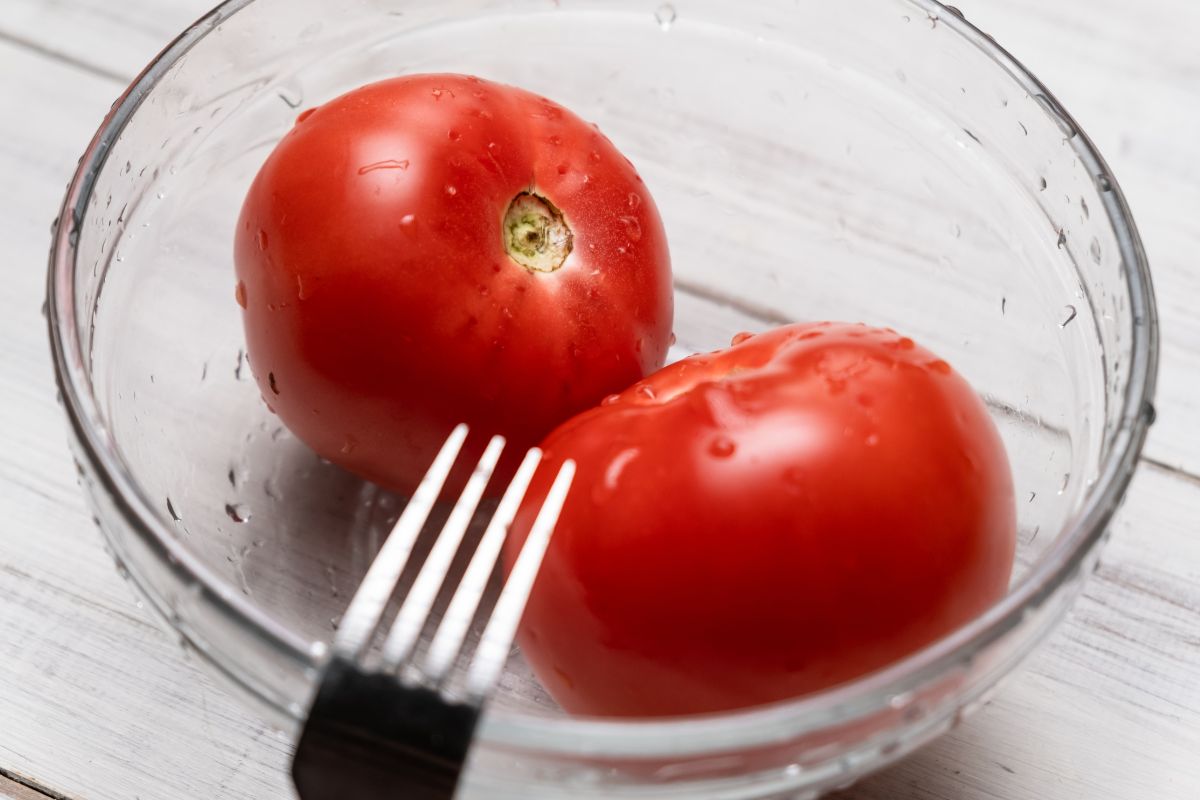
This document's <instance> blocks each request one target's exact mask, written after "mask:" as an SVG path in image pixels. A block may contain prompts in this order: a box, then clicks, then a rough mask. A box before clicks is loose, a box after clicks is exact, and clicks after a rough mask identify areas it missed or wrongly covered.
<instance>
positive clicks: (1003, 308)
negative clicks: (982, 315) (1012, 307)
mask: <svg viewBox="0 0 1200 800" xmlns="http://www.w3.org/2000/svg"><path fill="white" fill-rule="evenodd" d="M1007 309H1008V298H1007V297H1001V298H1000V316H1002V317H1003V316H1004V312H1005V311H1006V310H1007Z"/></svg>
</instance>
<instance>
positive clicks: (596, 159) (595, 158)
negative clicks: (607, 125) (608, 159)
mask: <svg viewBox="0 0 1200 800" xmlns="http://www.w3.org/2000/svg"><path fill="white" fill-rule="evenodd" d="M588 159H589V160H590V161H591V162H592V163H593V164H599V163H600V153H598V152H597V151H595V150H593V151H592V152H590V153H588Z"/></svg>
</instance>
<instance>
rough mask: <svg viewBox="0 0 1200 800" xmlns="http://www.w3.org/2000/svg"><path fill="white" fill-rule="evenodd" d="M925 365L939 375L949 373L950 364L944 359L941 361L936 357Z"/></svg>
mask: <svg viewBox="0 0 1200 800" xmlns="http://www.w3.org/2000/svg"><path fill="white" fill-rule="evenodd" d="M926 366H928V367H929V369H931V370H932V371H934V372H936V373H938V374H939V375H949V374H950V365H949V364H947V363H946V362H945V361H943V360H942V359H940V358H939V359H936V360H934V361H930V362H929V363H928V364H927V365H926Z"/></svg>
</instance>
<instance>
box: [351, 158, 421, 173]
mask: <svg viewBox="0 0 1200 800" xmlns="http://www.w3.org/2000/svg"><path fill="white" fill-rule="evenodd" d="M408 165H409V161H408V159H407V158H399V159H397V158H387V159H384V160H383V161H376V162H375V163H373V164H367V165H366V166H363V167H359V168H358V174H359V175H367V174H369V173H372V172H375V171H376V170H381V169H398V170H401V171H403V170H406V169H408Z"/></svg>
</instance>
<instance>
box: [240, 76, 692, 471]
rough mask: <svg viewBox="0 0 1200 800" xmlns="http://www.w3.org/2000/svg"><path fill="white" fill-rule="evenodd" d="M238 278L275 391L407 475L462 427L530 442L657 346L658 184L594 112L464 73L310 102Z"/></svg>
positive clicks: (662, 299) (258, 355)
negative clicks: (648, 183) (649, 182)
mask: <svg viewBox="0 0 1200 800" xmlns="http://www.w3.org/2000/svg"><path fill="white" fill-rule="evenodd" d="M235 257H236V263H237V274H238V278H239V282H238V286H237V299H238V301H239V302H240V303H241V304H242V306H243V307H244V309H245V314H244V316H245V325H246V338H247V345H248V351H249V354H250V359H251V365H252V366H253V368H254V372H255V375H256V377H257V380H258V383H259V386H260V388H261V391H262V392H263V396H264V397H265V398H266V400H267V402H268V403H269V404H270V406H271V407H272V408H273V409H274V410H275V411H276V412H277V413H278V414H279V416H280V417H281V418H282V419H283V421H284V422H285V423H286V424H287V426H288V427H289V428H290V429H291V430H292V432H293V433H295V434H296V435H297V436H299V437H300V438H301V439H303V440H304V441H305V442H307V443H308V444H309V445H310V446H311V447H312V448H313V449H314V450H316V451H317V452H318V453H320V454H321V455H323V456H325V457H326V458H328V459H330V460H333V461H335V462H338V463H340V464H342V465H343V466H345V467H347V468H349V469H351V470H353V471H355V472H357V473H359V474H361V475H364V476H366V477H369V478H372V479H374V480H376V481H378V482H380V483H383V484H385V485H387V486H390V487H393V488H397V489H401V490H405V489H409V488H411V487H412V486H414V485H415V483H416V482H417V480H419V478H420V476H421V474H422V473H423V471H424V469H425V468H426V466H427V465H428V463H429V462H430V461H431V460H432V457H433V454H434V453H435V452H436V450H437V447H438V446H439V445H440V444H441V443H442V441H443V440H444V439H445V437H446V435H447V434H448V433H449V431H450V429H451V427H453V425H454V424H456V423H459V422H466V423H468V424H469V425H471V426H472V429H473V431H474V432H475V433H477V434H480V435H482V434H485V433H486V434H490V433H494V432H498V433H503V434H505V435H507V436H508V437H509V439H510V441H512V442H513V444H515V445H516V446H515V447H510V448H509V451H510V452H515V451H517V450H519V449H520V448H522V447H527V446H532V445H534V444H536V443H537V442H538V441H539V440H540V439H541V438H542V437H544V436H545V435H546V433H548V432H549V431H550V430H552V429H553V428H554V427H555V426H556V425H558V424H559V423H561V422H563V421H564V420H566V419H567V418H569V417H570V416H571V415H572V414H574V413H576V412H578V411H580V410H582V409H585V408H588V407H590V406H592V405H594V404H595V403H596V402H597V401H599V400H600V399H601V398H602V397H604V396H605V395H607V394H609V393H610V392H614V391H618V390H620V389H623V388H625V387H627V386H629V385H630V384H631V383H633V382H635V381H637V380H639V379H640V378H642V377H644V376H645V375H647V374H649V373H650V372H652V371H653V370H655V369H657V368H658V367H660V366H662V363H663V361H664V359H665V356H666V352H667V348H668V346H669V338H670V334H671V322H672V298H671V276H670V262H669V257H668V254H667V244H666V236H665V233H664V231H663V226H662V222H661V220H660V219H659V215H658V212H657V210H656V208H655V205H654V202H653V200H652V199H651V197H650V195H649V193H648V192H647V191H646V187H645V185H644V184H643V182H642V179H641V178H640V177H639V176H638V174H637V172H636V171H635V170H634V168H633V166H632V165H631V164H630V162H629V161H628V160H627V159H626V158H625V157H624V156H622V155H621V153H620V152H618V151H617V149H616V148H615V147H614V146H613V144H612V143H611V142H610V141H609V140H608V139H607V138H606V137H605V136H604V135H603V134H601V133H600V132H599V131H598V130H597V129H596V128H595V127H594V126H592V125H589V124H587V123H585V122H583V120H581V119H580V118H579V117H577V116H575V115H574V114H572V113H571V112H569V111H567V110H566V109H564V108H562V107H561V106H559V105H556V104H555V103H552V102H551V101H549V100H547V99H545V98H543V97H539V96H537V95H534V94H530V93H529V92H526V91H523V90H521V89H516V88H513V87H510V86H503V85H500V84H496V83H491V82H488V81H484V80H480V79H478V78H474V77H469V76H462V75H413V76H407V77H402V78H396V79H393V80H388V81H383V82H381V83H376V84H372V85H369V86H365V87H363V88H360V89H357V90H355V91H352V92H350V93H349V94H346V95H344V96H342V97H340V98H338V99H336V100H333V101H331V102H329V103H327V104H325V105H323V106H320V107H319V108H316V109H313V110H309V111H305V112H304V113H303V114H301V115H300V117H299V119H298V120H297V123H296V125H295V127H294V128H293V130H292V131H291V132H290V133H288V134H287V136H285V137H284V139H283V140H282V141H281V142H280V143H279V145H278V146H277V147H276V149H275V150H274V152H272V153H271V155H270V157H269V158H268V159H267V161H266V163H265V164H264V165H263V167H262V169H261V171H260V172H259V174H258V176H257V178H256V179H255V181H254V183H253V185H252V186H251V188H250V191H249V194H248V195H247V197H246V201H245V205H244V207H243V209H242V214H241V219H240V221H239V225H238V230H237V240H236V250H235Z"/></svg>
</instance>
